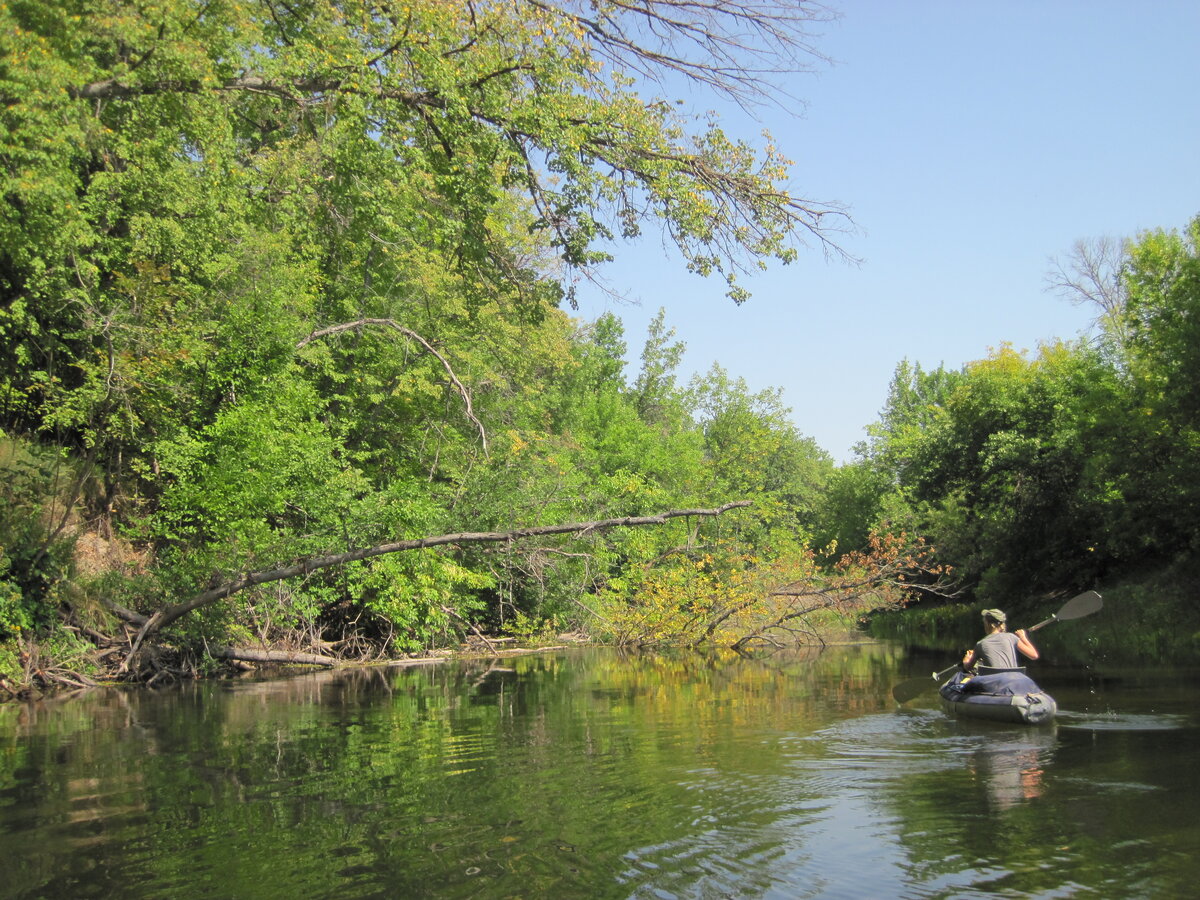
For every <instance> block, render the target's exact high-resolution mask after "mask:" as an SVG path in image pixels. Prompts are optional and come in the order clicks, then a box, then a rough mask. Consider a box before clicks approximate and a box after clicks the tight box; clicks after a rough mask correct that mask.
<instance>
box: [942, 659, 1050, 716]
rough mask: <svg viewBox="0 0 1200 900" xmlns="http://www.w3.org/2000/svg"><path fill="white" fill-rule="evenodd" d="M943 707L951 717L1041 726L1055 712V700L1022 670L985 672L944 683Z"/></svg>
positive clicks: (959, 674)
mask: <svg viewBox="0 0 1200 900" xmlns="http://www.w3.org/2000/svg"><path fill="white" fill-rule="evenodd" d="M938 693H940V694H941V695H942V707H943V708H944V709H945V710H946V712H948V713H949V714H950V715H952V716H965V717H969V718H972V719H990V720H992V721H995V722H1021V723H1024V724H1026V725H1042V724H1044V723H1046V722H1053V721H1054V715H1055V713H1057V712H1058V704H1056V703H1055V702H1054V698H1053V697H1051V696H1050V695H1049V694H1047V693H1046V692H1045V691H1043V690H1042V689H1041V688H1040V687H1038V686H1037V682H1035V681H1034V680H1033V679H1032V678H1030V677H1029V676H1028V675H1026V674H1025V671H1024V670H1023V669H988V670H986V674H982V675H967V674H965V673H963V672H957V673H955V675H954V677H953V678H951V679H950V680H949V681H947V682H946V683H945V684H943V685H942V686H941V687H940V688H939V689H938Z"/></svg>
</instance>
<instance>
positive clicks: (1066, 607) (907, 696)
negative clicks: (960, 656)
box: [892, 591, 1104, 703]
mask: <svg viewBox="0 0 1200 900" xmlns="http://www.w3.org/2000/svg"><path fill="white" fill-rule="evenodd" d="M1103 605H1104V601H1103V600H1102V599H1101V598H1100V595H1099V594H1097V593H1096V592H1095V591H1084V592H1083V593H1082V594H1079V595H1077V596H1075V597H1072V598H1071V599H1070V600H1068V601H1067V602H1066V603H1064V604H1063V605H1062V609H1060V610H1059V611H1058V612H1056V613H1055V614H1054V615H1052V616H1051V617H1050V618H1048V619H1043V620H1042V621H1041V622H1038V623H1037V624H1036V625H1031V626H1030V627H1029V628H1026V629H1025V630H1026V631H1037V630H1038V629H1039V628H1045V627H1046V626H1047V625H1049V624H1051V623H1052V622H1066V621H1068V620H1070V619H1082V618H1083V617H1084V616H1090V615H1091V614H1092V613H1094V612H1098V611H1099V610H1100V607H1102V606H1103ZM957 668H958V663H955V664H954V665H952V666H950V668H948V669H943V670H942V671H940V672H934V673H933V674H932V675H928V676H925V677H922V678H910V679H909V680H908V681H902V682H900V683H899V684H898V685H896V686H895V687H894V688H892V696H893V697H895V698H896V702H897V703H907V702H908V701H909V700H911V699H913V698H914V697H916V696H917V695H918V694H921V693H923V692H924V691H925V690H926V689H928V688H931V687H934V686H935V685H937V684H938V683H939V682H940V681H941V680H942V679H943V678H945V677H946V676H947V675H949V674H950V673H951V672H953V671H954V670H955V669H957Z"/></svg>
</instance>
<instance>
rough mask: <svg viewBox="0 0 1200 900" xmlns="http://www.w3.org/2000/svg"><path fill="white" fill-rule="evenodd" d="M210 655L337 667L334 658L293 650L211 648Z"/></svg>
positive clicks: (222, 657) (220, 657)
mask: <svg viewBox="0 0 1200 900" xmlns="http://www.w3.org/2000/svg"><path fill="white" fill-rule="evenodd" d="M208 653H209V655H210V656H213V657H215V658H217V659H236V660H239V661H240V662H267V663H294V664H296V665H304V666H331V667H332V666H336V665H337V664H338V661H337V660H336V659H334V658H333V657H332V656H321V655H319V654H317V653H301V652H299V651H293V650H253V649H250V648H247V647H209V648H208Z"/></svg>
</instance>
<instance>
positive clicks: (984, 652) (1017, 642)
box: [962, 609, 1038, 671]
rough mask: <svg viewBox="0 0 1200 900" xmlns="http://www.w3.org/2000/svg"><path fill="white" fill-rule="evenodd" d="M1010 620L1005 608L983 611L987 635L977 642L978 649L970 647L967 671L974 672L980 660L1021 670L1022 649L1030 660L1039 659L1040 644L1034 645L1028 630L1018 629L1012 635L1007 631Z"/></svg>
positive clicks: (966, 664) (983, 662)
mask: <svg viewBox="0 0 1200 900" xmlns="http://www.w3.org/2000/svg"><path fill="white" fill-rule="evenodd" d="M1007 620H1008V617H1007V616H1006V615H1004V612H1003V611H1002V610H999V609H985V610H984V611H983V627H984V628H985V629H986V630H987V634H986V635H984V637H983V639H982V640H981V641H979V643H977V644H976V645H975V649H974V650H968V651H967V652H966V655H965V656H963V661H962V667H963V670H964V671H970V669H971V668H972V667H973V666H974V665H975V664H976V663H977V662H978V663H982V664H983V665H985V666H987V667H989V668H992V669H1018V668H1020V665H1021V664H1020V663H1019V662H1017V652H1018V651H1020V652H1021V653H1022V654H1023V655H1025V656H1027V657H1029V658H1030V659H1037V658H1038V651H1037V647H1035V646H1033V642H1032V641H1030V640H1029V635H1028V634H1027V633H1026V632H1025V629H1024V628H1018V629H1017V630H1016V631H1015V632H1013V633H1011V634H1010V633H1009V632H1008V631H1006V630H1005V629H1006V627H1007V626H1006V625H1005V622H1006V621H1007Z"/></svg>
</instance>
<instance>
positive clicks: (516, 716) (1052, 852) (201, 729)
mask: <svg viewBox="0 0 1200 900" xmlns="http://www.w3.org/2000/svg"><path fill="white" fill-rule="evenodd" d="M939 663H941V664H944V663H945V660H944V659H942V658H934V659H932V660H929V659H920V658H915V657H913V656H910V655H909V654H908V653H906V651H904V650H903V649H901V648H899V647H897V646H895V645H890V644H884V643H864V644H854V645H846V646H836V647H829V648H827V649H825V650H824V651H823V652H820V653H817V652H815V651H814V652H811V653H798V654H793V655H790V656H787V657H773V658H770V659H761V660H745V659H740V658H733V659H727V660H718V659H709V658H701V657H696V656H680V657H662V656H657V657H641V656H623V655H620V654H618V653H615V652H613V651H608V650H577V649H573V650H551V651H547V652H543V653H539V654H536V655H529V656H521V657H512V658H506V659H503V660H499V661H493V662H461V663H443V664H439V665H435V666H423V667H414V668H403V669H402V668H391V669H371V670H366V671H344V672H333V673H320V674H309V675H298V676H295V677H288V678H283V679H276V680H271V681H262V682H255V681H236V682H208V683H201V684H189V685H185V686H181V687H172V688H167V689H161V690H152V689H137V690H118V689H109V690H96V691H91V692H89V693H87V694H85V695H82V696H79V697H74V698H59V699H55V700H53V701H49V702H43V703H40V704H35V705H15V704H6V705H3V706H0V897H4V898H8V897H30V898H33V897H45V898H57V897H71V898H83V897H116V896H120V897H122V898H173V897H204V898H260V897H262V898H275V897H281V898H294V900H299V898H323V897H328V898H353V897H381V898H383V897H387V898H407V897H434V898H442V897H445V898H458V897H463V898H465V897H472V898H491V897H527V898H540V897H553V898H606V897H613V898H625V897H637V898H643V897H644V898H674V897H679V898H684V897H687V898H724V897H777V898H804V897H830V898H880V897H896V898H926V897H945V898H951V897H954V898H958V897H973V896H989V897H991V896H1000V897H1039V898H1041V897H1097V898H1123V897H1139V898H1152V897H1164V898H1175V897H1184V896H1194V895H1195V891H1196V885H1197V884H1200V853H1198V852H1197V851H1198V850H1200V790H1198V787H1200V775H1198V773H1200V758H1198V757H1197V749H1196V748H1197V746H1198V744H1197V737H1198V736H1200V713H1198V712H1197V700H1198V699H1200V690H1198V689H1197V686H1196V681H1195V679H1194V677H1193V673H1188V672H1178V671H1176V672H1162V671H1153V672H1151V671H1130V670H1126V671H1103V670H1096V669H1091V670H1076V669H1062V670H1056V669H1052V668H1048V667H1042V668H1039V669H1038V670H1037V671H1036V672H1032V673H1031V674H1034V675H1035V676H1036V677H1037V679H1038V680H1039V682H1040V683H1041V685H1042V686H1043V687H1044V688H1045V689H1046V690H1048V691H1050V692H1051V693H1052V694H1054V696H1055V697H1056V698H1057V700H1058V703H1059V706H1060V709H1061V714H1060V716H1059V719H1058V721H1057V723H1056V724H1055V725H1053V726H1044V727H1040V728H1031V727H1025V726H1012V725H1000V724H987V723H977V724H972V723H970V722H964V721H962V720H955V719H951V718H949V717H947V716H946V715H945V714H944V713H943V712H942V711H941V710H940V708H939V707H938V704H937V695H936V693H934V692H932V691H931V692H930V693H929V694H928V696H922V697H919V698H917V699H916V700H914V701H912V702H911V703H909V704H907V705H906V706H905V707H903V708H897V706H896V704H895V702H894V701H893V700H892V696H891V688H892V686H893V685H894V684H895V683H896V682H897V681H899V680H903V679H904V678H907V677H911V676H913V675H915V674H917V673H923V672H928V671H931V670H932V669H934V668H939V667H940V666H939Z"/></svg>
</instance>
